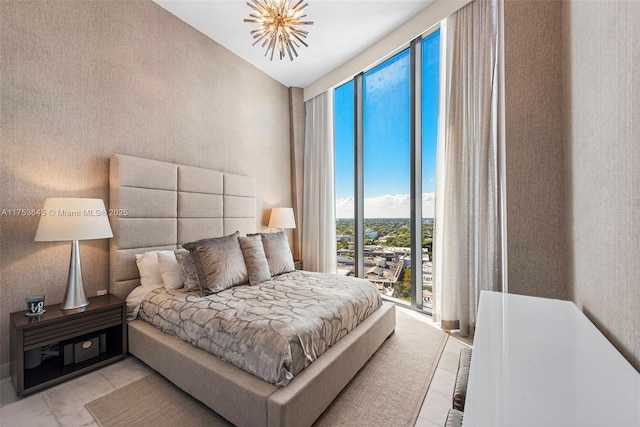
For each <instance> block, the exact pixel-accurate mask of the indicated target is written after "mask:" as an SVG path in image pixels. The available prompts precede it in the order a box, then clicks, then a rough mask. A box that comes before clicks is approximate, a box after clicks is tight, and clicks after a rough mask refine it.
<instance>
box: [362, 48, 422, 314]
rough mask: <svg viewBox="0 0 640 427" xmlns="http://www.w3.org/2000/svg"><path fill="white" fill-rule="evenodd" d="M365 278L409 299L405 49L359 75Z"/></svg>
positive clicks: (408, 62) (408, 103)
mask: <svg viewBox="0 0 640 427" xmlns="http://www.w3.org/2000/svg"><path fill="white" fill-rule="evenodd" d="M363 87H364V110H363V114H364V129H363V136H364V228H365V231H364V245H365V250H364V264H365V277H366V278H367V279H369V280H370V281H372V282H373V283H375V284H376V285H377V286H378V289H379V290H380V292H381V293H382V294H383V295H386V296H389V297H395V298H398V299H400V300H403V301H407V302H410V301H411V292H410V290H411V271H410V257H411V250H410V242H411V235H410V232H411V231H410V222H409V218H410V213H411V209H410V200H411V199H410V196H409V195H410V191H411V181H410V176H411V173H410V172H411V171H410V166H411V164H410V158H411V157H410V143H411V57H410V52H409V50H408V49H407V50H405V51H403V52H401V53H399V54H398V55H396V56H394V57H393V58H391V59H390V60H388V61H386V62H384V63H383V64H381V65H380V66H378V67H376V68H374V69H373V70H371V71H369V72H367V73H366V74H365V75H364V82H363Z"/></svg>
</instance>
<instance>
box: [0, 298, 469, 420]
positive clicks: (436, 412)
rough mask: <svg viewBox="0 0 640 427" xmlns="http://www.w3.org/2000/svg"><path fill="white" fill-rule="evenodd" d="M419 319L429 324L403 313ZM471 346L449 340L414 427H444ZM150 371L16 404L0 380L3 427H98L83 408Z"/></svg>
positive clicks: (119, 373)
mask: <svg viewBox="0 0 640 427" xmlns="http://www.w3.org/2000/svg"><path fill="white" fill-rule="evenodd" d="M398 308H399V309H400V310H404V311H405V312H407V313H409V314H411V315H412V316H414V317H415V318H416V319H419V320H422V321H424V322H425V323H427V324H430V325H433V322H432V321H431V318H430V317H428V316H425V315H422V314H420V313H416V312H413V311H410V310H407V309H404V308H401V307H398ZM465 346H467V344H465V343H463V342H462V341H460V340H458V339H456V338H454V337H453V336H449V337H448V339H447V343H446V346H445V349H444V352H443V353H442V356H441V358H440V361H439V362H438V367H437V368H436V372H435V374H434V377H433V380H432V381H431V385H430V386H429V390H428V392H427V396H426V397H425V400H424V403H423V405H422V410H421V411H420V415H419V416H418V420H417V422H416V427H434V426H443V425H444V422H445V419H446V417H447V411H448V410H449V408H450V407H451V395H452V393H453V387H454V382H455V376H456V370H457V367H458V355H459V352H460V349H461V348H462V347H465ZM150 372H152V370H151V369H150V368H149V367H147V366H146V365H145V364H144V363H142V362H140V361H139V360H138V359H136V358H135V357H133V356H129V357H127V358H125V359H124V360H123V361H121V362H118V363H115V364H113V365H109V366H107V367H104V368H102V369H100V370H97V371H94V372H92V373H89V374H86V375H83V376H81V377H79V378H75V379H73V380H71V381H67V382H65V383H63V384H60V385H57V386H55V387H52V388H49V389H47V390H44V391H42V392H40V393H36V394H33V395H31V396H27V397H25V398H17V397H16V392H15V389H14V388H13V384H12V382H11V378H4V379H2V380H0V426H1V427H20V426H27V425H37V426H39V427H59V426H61V427H76V426H97V424H96V423H95V421H94V420H93V417H91V415H90V414H89V412H88V411H87V410H86V409H85V407H84V405H85V404H87V403H89V402H91V401H93V400H95V399H97V398H99V397H100V396H103V395H105V394H107V393H110V392H111V391H113V390H116V389H118V388H120V387H124V386H125V385H127V384H129V383H132V382H134V381H136V380H138V379H140V378H142V377H144V376H146V375H148V374H149V373H150Z"/></svg>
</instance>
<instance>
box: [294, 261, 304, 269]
mask: <svg viewBox="0 0 640 427" xmlns="http://www.w3.org/2000/svg"><path fill="white" fill-rule="evenodd" d="M293 265H294V266H295V268H296V270H302V260H301V259H294V260H293Z"/></svg>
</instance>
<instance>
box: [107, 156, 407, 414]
mask: <svg viewBox="0 0 640 427" xmlns="http://www.w3.org/2000/svg"><path fill="white" fill-rule="evenodd" d="M109 209H110V211H111V213H112V214H113V215H112V216H111V227H112V229H113V235H114V237H113V238H112V239H111V243H110V261H111V263H110V292H111V293H112V294H114V295H117V296H119V297H121V298H126V296H127V295H128V294H129V292H131V290H132V289H133V288H135V287H136V286H138V285H139V283H140V279H139V274H138V270H137V267H136V263H135V254H136V253H142V252H146V251H149V250H161V249H175V248H177V247H178V245H179V244H181V243H184V242H188V241H193V240H197V239H201V238H205V237H218V236H223V235H228V234H231V233H233V232H235V231H240V233H243V234H246V233H252V232H255V231H256V203H255V179H254V178H250V177H246V176H240V175H235V174H230V173H226V172H225V173H223V172H219V171H214V170H209V169H203V168H196V167H192V166H184V165H178V164H173V163H165V162H159V161H155V160H148V159H141V158H136V157H130V156H123V155H114V156H112V157H111V167H110V205H109ZM394 330H395V305H393V304H391V303H388V302H385V303H384V304H383V306H382V307H381V308H380V309H378V310H377V311H376V312H375V313H373V314H372V315H371V316H370V317H369V318H368V319H366V320H365V321H364V322H362V323H361V324H360V325H359V326H358V327H356V328H355V329H354V330H353V331H351V332H350V333H349V334H348V335H347V336H345V337H344V338H342V339H341V340H340V341H339V342H338V343H337V344H335V345H334V346H333V347H331V348H330V349H329V350H328V351H327V352H325V353H324V354H323V355H321V356H320V357H319V358H318V359H317V360H316V361H315V362H314V363H312V364H311V365H310V366H309V367H307V368H306V369H305V370H304V371H302V372H301V373H300V374H298V375H297V376H296V377H295V378H294V379H293V380H292V381H291V382H290V383H289V384H288V385H287V386H286V387H283V388H278V387H276V386H275V385H273V384H270V383H267V382H266V381H263V380H261V379H259V378H257V377H255V376H253V375H251V374H249V373H247V372H245V371H243V370H241V369H238V368H236V367H235V366H232V365H230V364H228V363H226V362H224V361H222V360H220V359H218V358H217V357H215V356H213V355H211V354H209V353H207V352H205V351H203V350H200V349H198V348H196V347H194V346H192V345H191V344H188V343H186V342H184V341H182V340H180V339H179V338H176V337H175V336H171V335H167V334H165V333H163V332H162V331H160V330H159V329H157V328H155V327H154V326H152V325H150V324H148V323H146V322H144V321H142V320H134V321H132V322H129V324H128V332H129V352H130V353H131V354H133V355H134V356H136V357H137V358H139V359H141V360H142V361H144V362H145V363H146V364H148V365H149V366H151V367H152V368H153V369H155V370H156V371H158V372H159V373H160V374H162V375H163V376H165V377H166V378H167V379H169V380H170V381H171V382H173V383H174V384H176V385H177V386H178V387H180V388H181V389H183V390H184V391H186V392H187V393H189V394H191V395H192V396H193V397H195V398H196V399H198V400H200V401H201V402H203V403H204V404H206V405H207V406H209V407H210V408H211V409H213V410H214V411H216V412H217V413H218V414H220V415H222V416H223V417H224V418H226V419H227V420H229V421H231V422H232V423H234V424H236V425H238V426H305V425H311V424H312V423H313V422H314V421H315V420H316V419H317V418H318V417H319V416H320V414H322V412H324V410H325V409H326V408H327V407H328V406H329V404H330V403H331V402H332V401H333V400H334V399H335V397H336V396H337V395H338V393H340V391H341V390H342V389H343V388H344V387H345V386H346V385H347V383H348V382H349V381H350V380H351V379H352V378H353V377H354V375H355V374H356V373H357V372H358V371H359V370H360V368H362V366H363V365H364V364H365V363H366V362H367V360H369V358H370V357H371V355H373V353H375V351H376V350H377V349H378V348H379V347H380V345H382V343H383V342H384V341H385V339H386V338H387V337H389V335H391V334H392V333H393V331H394Z"/></svg>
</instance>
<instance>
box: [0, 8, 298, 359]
mask: <svg viewBox="0 0 640 427" xmlns="http://www.w3.org/2000/svg"><path fill="white" fill-rule="evenodd" d="M0 40H1V42H0V43H1V52H0V54H1V58H0V69H1V70H2V72H1V75H0V91H1V92H0V95H1V108H2V110H1V117H0V124H1V133H0V138H1V145H0V150H1V152H0V164H1V168H0V186H1V187H0V204H1V206H0V209H14V208H34V209H37V208H40V207H41V206H42V204H43V202H44V199H45V198H46V197H55V196H70V197H99V198H102V199H104V200H105V202H106V203H108V197H109V194H108V166H109V163H108V159H109V156H110V155H111V154H113V153H122V154H128V155H134V156H140V157H147V158H151V159H157V160H162V161H169V162H178V163H184V164H188V165H194V166H200V167H208V168H214V169H219V170H223V171H229V172H234V173H238V174H246V175H251V176H255V177H256V178H257V193H258V203H257V204H258V217H259V226H265V227H266V223H267V220H268V208H270V207H271V206H276V205H278V206H291V202H292V200H291V175H290V167H289V165H290V144H289V143H290V123H289V101H290V100H289V94H288V90H287V88H286V87H284V86H282V85H281V84H279V83H277V82H276V81H275V80H273V79H271V78H270V77H268V76H267V75H265V74H263V73H262V72H260V71H259V70H257V69H256V68H254V67H253V66H251V65H249V64H248V63H246V62H244V61H242V60H241V59H240V58H238V57H236V56H235V55H233V54H232V53H230V52H229V51H227V50H226V49H224V48H223V47H221V46H220V45H218V44H217V43H215V42H213V41H211V40H210V39H208V38H207V37H205V36H203V35H202V34H200V33H198V32H197V31H196V30H194V29H193V28H191V27H189V26H188V25H186V24H185V23H183V22H182V21H180V20H179V19H177V18H175V17H174V16H172V15H170V14H169V13H168V12H166V11H165V10H164V9H162V8H160V7H159V6H157V5H155V4H154V3H152V2H151V1H122V2H120V1H108V2H107V1H100V2H88V1H60V2H56V1H53V2H52V1H46V2H45V1H38V2H29V1H0ZM298 98H299V97H296V98H295V99H296V100H298ZM297 102H300V103H301V102H302V101H301V100H299V101H297ZM297 108H303V107H300V106H298V107H297ZM37 223H38V219H37V218H36V217H29V216H2V217H0V268H1V272H0V295H1V299H0V301H1V302H0V307H1V315H0V350H1V351H0V363H2V364H4V363H6V362H8V359H9V339H8V331H9V322H8V320H9V312H11V311H16V310H22V309H24V308H25V303H24V298H25V297H26V296H28V295H35V294H46V297H47V301H46V302H47V304H53V303H57V302H60V301H61V300H62V297H63V294H64V287H65V283H66V277H67V271H68V262H69V253H70V245H69V244H68V243H43V242H33V237H34V234H35V230H36V227H37ZM80 246H81V253H82V266H83V273H84V279H85V288H86V290H87V293H88V294H89V296H93V295H95V294H96V291H97V290H99V289H106V288H107V284H108V272H109V268H108V267H109V266H108V253H107V248H108V240H106V239H105V240H96V241H88V242H82V243H81V244H80Z"/></svg>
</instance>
